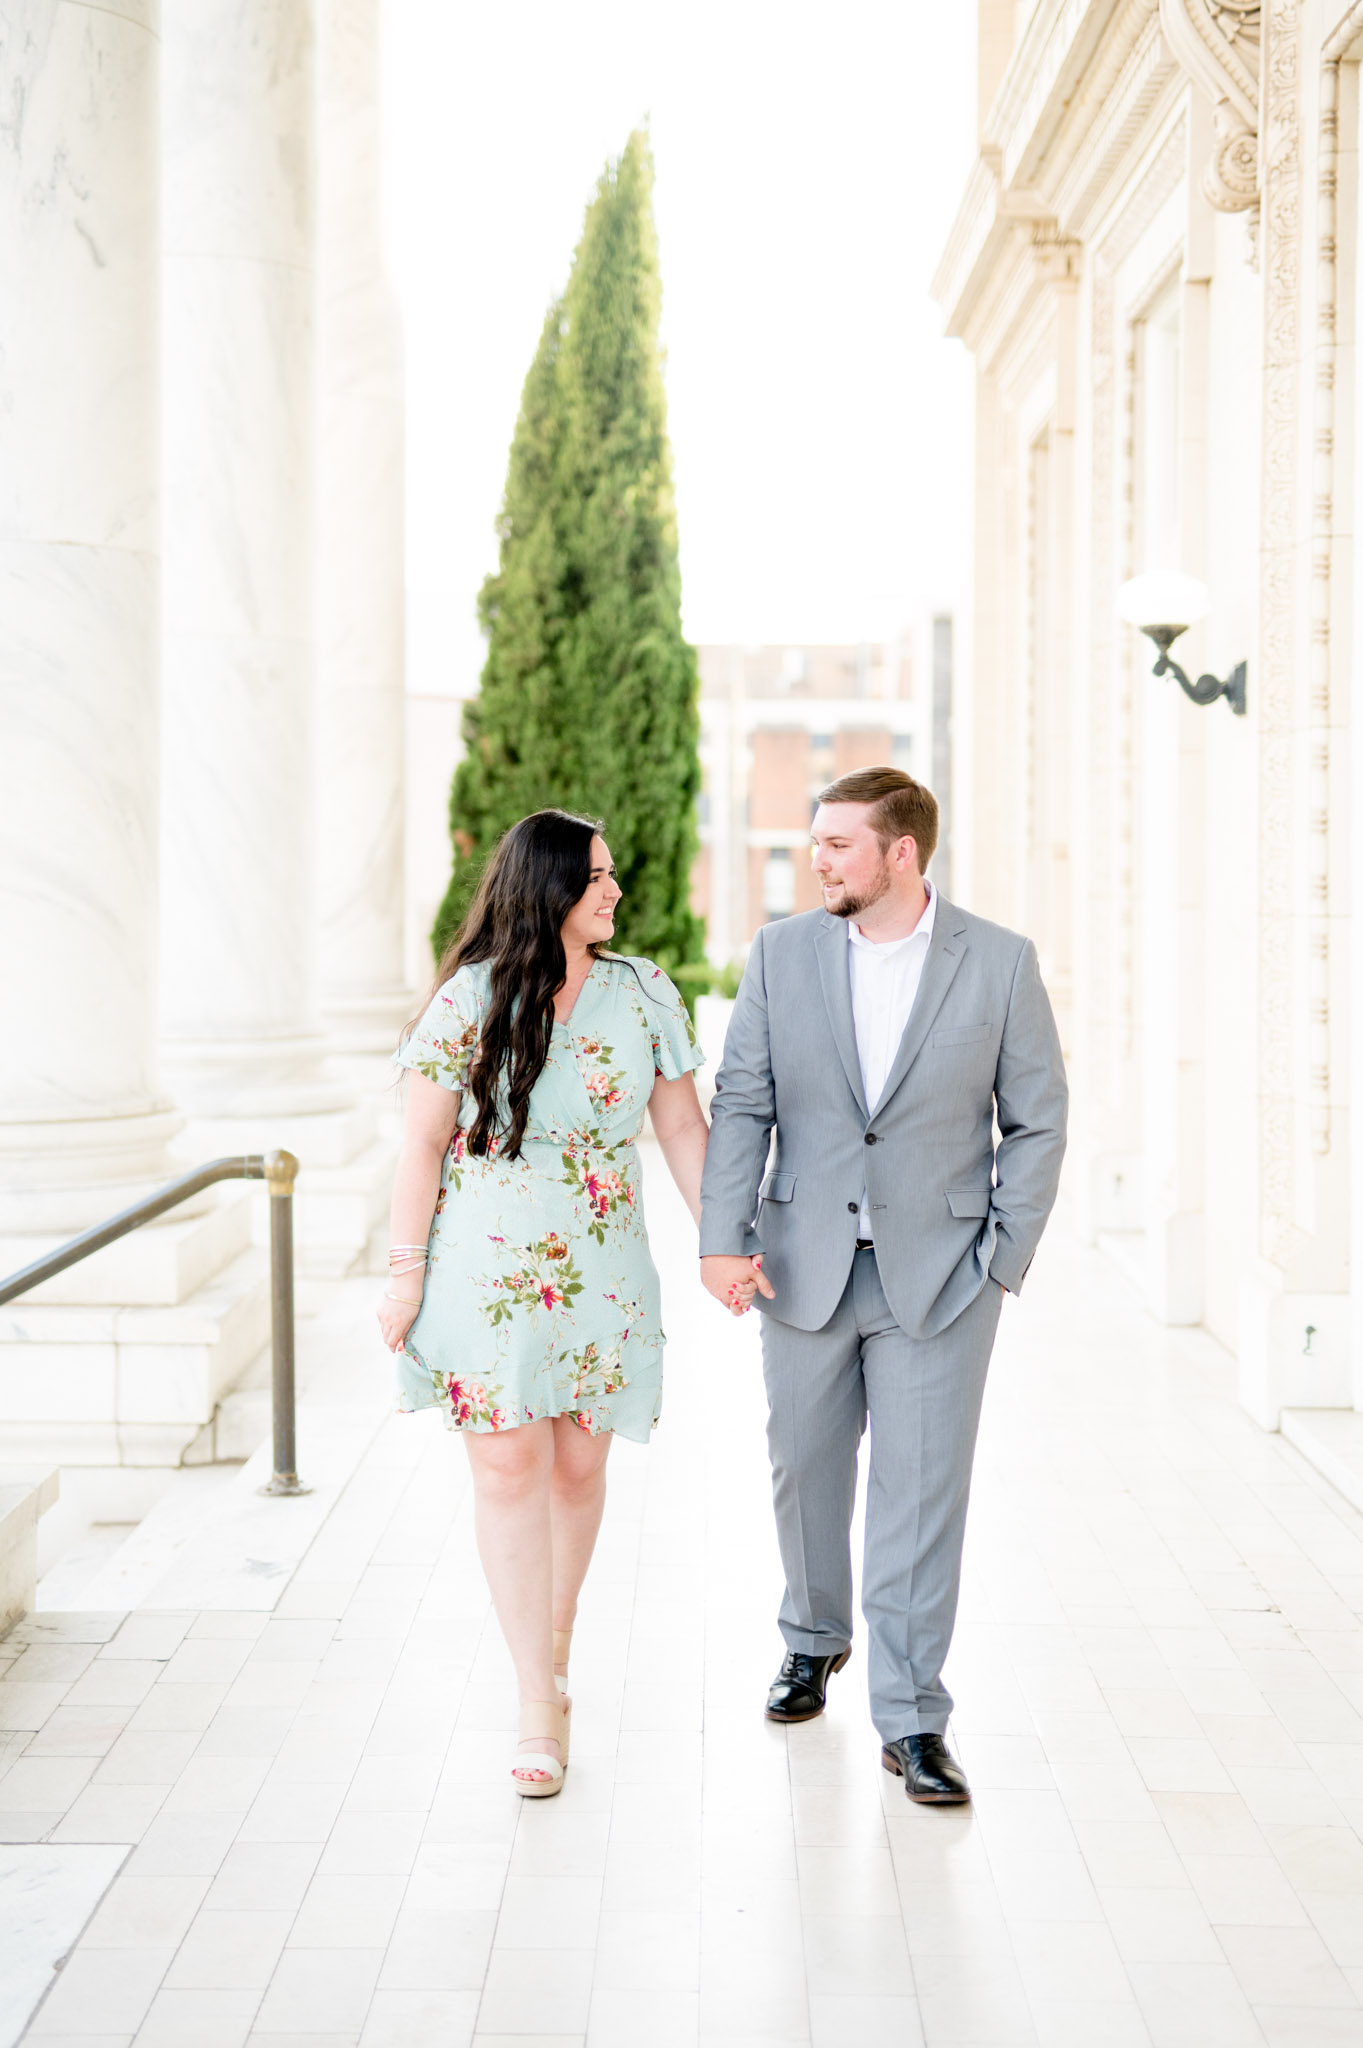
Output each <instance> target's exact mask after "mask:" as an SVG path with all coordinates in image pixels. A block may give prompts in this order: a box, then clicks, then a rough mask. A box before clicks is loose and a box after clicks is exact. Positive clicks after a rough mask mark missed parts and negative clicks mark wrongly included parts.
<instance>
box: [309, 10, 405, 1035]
mask: <svg viewBox="0 0 1363 2048" xmlns="http://www.w3.org/2000/svg"><path fill="white" fill-rule="evenodd" d="M381 13H382V9H381V6H380V4H379V0H318V17H317V30H318V123H319V126H318V242H317V246H318V292H317V317H318V377H319V398H320V406H319V417H320V422H321V432H320V436H319V442H318V521H319V525H318V542H319V552H318V592H317V597H318V606H317V614H318V661H319V676H318V682H319V691H318V718H319V732H318V750H317V756H318V771H319V779H318V807H317V812H318V814H317V886H318V944H319V968H320V984H321V997H322V1014H323V1018H324V1020H325V1022H326V1024H327V1025H328V1027H329V1029H330V1032H331V1036H332V1043H333V1045H334V1046H335V1047H336V1048H337V1050H338V1051H341V1052H344V1053H348V1054H361V1055H366V1054H367V1055H373V1054H376V1053H377V1054H381V1055H383V1056H384V1057H385V1059H386V1056H387V1055H388V1054H389V1053H390V1052H391V1051H392V1047H393V1044H394V1041H395V1039H396V1037H397V1033H398V1029H399V1027H400V1025H401V1024H402V1022H403V1020H404V1018H405V1017H406V1016H408V1015H409V1014H410V1010H411V1005H412V1001H413V997H412V995H411V994H410V992H409V991H408V990H407V989H406V987H405V985H404V984H405V975H404V960H403V937H404V934H403V885H404V873H403V865H404V864H403V822H404V808H405V805H404V787H403V784H404V759H405V709H406V706H405V693H404V675H403V622H404V602H405V590H404V573H403V392H402V338H401V330H400V324H399V319H398V310H397V304H396V301H395V298H394V295H393V292H392V290H391V288H390V285H389V281H388V276H387V270H386V266H385V261H384V248H383V167H382V106H381V98H380V76H381V50H380V30H381Z"/></svg>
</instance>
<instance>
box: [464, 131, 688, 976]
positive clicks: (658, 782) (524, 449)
mask: <svg viewBox="0 0 1363 2048" xmlns="http://www.w3.org/2000/svg"><path fill="white" fill-rule="evenodd" d="M661 298H662V290H661V280H660V277H659V270H658V250H657V237H656V233H655V230H654V224H653V160H652V155H651V152H650V150H649V146H648V142H647V139H646V137H645V136H644V135H643V134H642V133H641V132H638V131H636V132H635V133H634V134H633V135H631V136H630V138H629V141H628V143H627V144H626V146H625V149H624V151H623V153H622V154H621V156H620V158H619V160H618V162H616V163H614V164H609V165H608V166H607V168H606V170H605V172H604V174H603V175H602V177H601V180H600V182H599V184H598V186H597V189H596V194H595V197H594V198H593V200H592V202H591V204H590V205H589V207H588V209H587V215H586V220H585V223H584V226H583V231H582V239H581V241H580V242H579V243H578V247H577V251H576V254H575V256H574V259H573V268H572V273H571V275H570V277H569V280H568V284H567V286H566V288H565V291H564V294H563V297H562V299H561V300H559V301H558V303H557V304H556V305H554V306H552V307H551V308H550V311H549V314H548V317H547V319H546V320H545V323H544V330H543V332H542V334H541V336H540V343H539V348H538V350H537V351H536V354H535V359H534V361H533V363H532V364H531V366H530V371H529V374H528V376H527V377H526V380H525V386H524V389H523V392H522V395H521V409H520V415H519V418H518V420H517V424H516V431H515V436H514V438H513V441H512V444H511V453H510V459H509V463H508V468H507V480H506V493H505V497H504V499H503V503H502V511H501V517H500V519H499V521H498V526H497V531H498V537H499V540H500V554H499V561H498V566H497V569H496V571H495V573H494V574H492V575H490V576H489V577H488V578H487V580H486V582H485V583H484V585H483V588H482V591H481V593H480V596H479V600H478V615H479V622H480V624H481V626H482V628H483V631H484V633H485V635H486V636H487V658H486V661H485V663H484V667H483V674H482V684H481V690H480V694H479V695H478V696H477V697H476V698H474V699H472V700H471V701H470V702H469V703H468V704H467V705H466V706H465V709H464V720H463V732H464V741H465V754H464V758H463V759H462V760H461V761H460V763H459V765H458V767H457V768H456V770H455V774H454V784H453V788H452V790H451V795H450V836H451V839H452V842H453V847H454V870H453V873H452V875H451V878H450V884H449V888H448V890H447V891H446V894H445V899H444V902H443V903H442V904H441V907H440V911H439V914H438V916H437V919H436V924H435V929H434V931H433V933H432V940H433V943H434V945H435V949H436V952H437V953H439V951H440V950H441V948H442V946H443V945H444V943H445V942H446V940H447V939H448V938H449V936H450V935H451V934H452V933H453V931H454V930H455V928H456V927H457V925H458V923H459V921H460V919H461V918H462V917H463V915H464V913H465V911H466V909H467V907H468V903H469V899H470V897H471V895H472V893H473V889H474V886H475V884H476V882H477V879H478V875H479V873H480V872H481V869H482V866H483V863H484V862H485V861H486V859H487V857H488V855H489V854H490V853H491V851H492V849H493V847H494V846H495V845H496V843H497V840H498V839H499V838H500V836H501V834H502V833H503V832H505V831H506V829H507V827H508V826H510V825H512V824H514V823H515V821H516V819H517V818H521V817H524V815H525V814H526V812H527V811H534V810H539V809H541V808H542V807H544V806H545V805H548V804H560V805H562V806H563V807H564V808H565V809H567V810H573V811H581V812H584V813H585V814H586V815H587V816H589V817H599V818H601V819H602V820H603V823H604V827H605V833H606V837H607V840H608V841H609V844H610V848H611V852H612V854H613V856H614V859H615V864H616V868H617V871H618V873H619V877H620V882H621V885H622V887H623V889H624V892H625V895H624V901H623V903H622V904H621V906H620V912H619V917H618V922H617V937H616V940H615V944H616V945H617V946H618V947H619V948H620V949H621V950H622V951H628V952H633V953H645V954H648V955H650V956H651V957H652V958H654V959H656V960H658V961H660V962H661V963H662V964H663V965H665V966H667V967H668V968H669V969H671V970H673V971H676V970H677V969H678V968H681V969H683V972H682V975H681V980H682V984H683V986H686V985H687V984H691V985H692V986H695V985H703V983H704V981H705V980H706V979H707V977H706V974H705V971H704V969H703V968H701V967H699V966H694V967H693V969H692V973H691V974H690V975H688V974H686V973H685V971H684V970H685V967H686V965H687V963H699V962H700V959H701V952H702V943H701V941H702V932H701V925H700V920H699V919H698V918H696V917H694V916H693V915H692V912H691V909H690V903H689V895H690V872H691V863H692V860H693V858H694V854H695V849H696V829H695V806H696V794H697V791H698V789H699V787H700V764H699V759H698V755H697V738H698V733H699V718H698V713H697V708H696V698H697V692H698V682H697V672H696V656H695V650H694V648H692V647H691V646H689V645H688V643H687V642H686V640H685V639H684V638H683V637H682V630H681V574H680V569H679V565H678V559H677V518H676V507H675V503H674V498H673V489H672V453H671V448H670V445H669V442H668V438H667V405H666V399H665V397H664V392H663V366H662V353H661V350H660V347H659V341H658V320H659V312H660V308H661Z"/></svg>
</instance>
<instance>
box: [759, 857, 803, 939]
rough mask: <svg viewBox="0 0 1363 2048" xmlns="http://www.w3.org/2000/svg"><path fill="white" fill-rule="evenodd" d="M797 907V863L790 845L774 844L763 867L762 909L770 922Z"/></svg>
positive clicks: (788, 913)
mask: <svg viewBox="0 0 1363 2048" xmlns="http://www.w3.org/2000/svg"><path fill="white" fill-rule="evenodd" d="M794 908H795V863H794V861H793V860H792V859H791V857H790V848H789V847H788V846H774V847H772V848H771V849H770V851H769V852H768V854H767V858H766V861H765V863H764V864H763V868H762V909H763V911H764V912H765V914H766V917H767V920H768V922H770V921H771V919H773V918H776V917H789V916H790V914H791V912H792V911H793V910H794Z"/></svg>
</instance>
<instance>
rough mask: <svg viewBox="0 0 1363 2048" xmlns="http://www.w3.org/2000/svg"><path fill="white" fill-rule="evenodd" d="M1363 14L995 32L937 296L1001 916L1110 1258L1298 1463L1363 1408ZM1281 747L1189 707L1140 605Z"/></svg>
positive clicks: (980, 828)
mask: <svg viewBox="0 0 1363 2048" xmlns="http://www.w3.org/2000/svg"><path fill="white" fill-rule="evenodd" d="M1360 56H1363V6H1360V5H1357V4H1355V5H1353V6H1352V7H1349V8H1347V9H1345V8H1344V7H1343V6H1342V5H1341V4H1340V0H1329V4H1313V0H1262V4H1260V0H1037V4H1035V5H1031V6H1028V5H1018V6H1002V5H998V4H995V0H979V66H980V91H979V106H980V137H979V158H978V162H977V165H976V169H975V171H974V174H973V176H972V178H971V181H970V184H969V187H968V190H967V192H966V194H965V196H964V198H963V200H962V204H961V207H960V210H959V213H958V215H957V219H956V222H955V225H954V227H953V230H952V234H951V238H950V241H949V244H948V247H947V249H946V251H945V253H944V255H943V258H942V261H941V265H940V269H939V272H938V275H937V279H936V283H935V292H936V295H937V297H938V298H939V300H940V302H941V304H942V306H943V308H944V309H945V312H946V316H947V323H948V329H949V331H950V332H951V333H952V334H954V335H957V336H959V337H961V338H962V339H963V340H964V342H965V344H966V347H967V348H968V349H969V351H970V352H971V355H972V357H973V359H974V363H975V369H976V391H977V399H976V416H977V431H976V450H975V460H976V470H977V481H976V503H977V509H976V535H975V561H974V587H975V596H974V600H973V622H972V623H973V633H972V635H971V643H972V646H973V658H972V660H971V662H970V664H969V668H968V671H967V672H966V673H964V674H963V675H962V676H961V678H960V679H959V682H958V705H957V711H958V718H957V726H958V730H959V731H961V732H962V733H963V734H965V735H966V740H965V743H964V744H963V745H961V746H958V748H957V755H956V764H955V778H954V809H955V858H956V861H957V876H958V880H957V887H958V892H959V893H960V894H961V896H962V899H963V900H964V901H966V902H968V903H970V904H971V905H972V906H973V907H974V908H975V909H977V910H980V911H982V912H984V913H985V914H986V915H991V916H995V917H998V918H1000V919H1002V920H1003V921H1005V922H1006V923H1008V924H1011V925H1014V926H1018V927H1020V928H1022V929H1024V930H1026V931H1028V932H1031V933H1032V934H1033V935H1034V936H1035V937H1036V939H1037V942H1038V945H1039V947H1040V949H1041V952H1042V957H1043V961H1044V965H1045V971H1046V974H1047V978H1048V981H1049V983H1050V986H1051V988H1052V990H1053V992H1054V994H1055V997H1056V1003H1057V1009H1058V1011H1059V1014H1060V1017H1061V1022H1062V1030H1063V1034H1064V1039H1065V1044H1066V1050H1067V1055H1068V1058H1069V1062H1070V1068H1071V1076H1072V1082H1073V1089H1074V1139H1073V1149H1072V1154H1071V1188H1072V1192H1073V1196H1074V1199H1075V1203H1076V1207H1077V1212H1078V1216H1079V1219H1080V1222H1081V1226H1082V1228H1083V1230H1084V1231H1085V1233H1086V1234H1087V1235H1088V1236H1089V1237H1090V1238H1095V1237H1096V1238H1097V1239H1098V1240H1099V1241H1100V1242H1102V1243H1103V1244H1104V1245H1105V1246H1106V1247H1107V1248H1108V1249H1109V1250H1110V1251H1111V1253H1112V1254H1113V1256H1114V1257H1116V1258H1117V1259H1119V1260H1120V1261H1121V1262H1122V1263H1123V1264H1124V1265H1125V1267H1126V1268H1127V1270H1128V1271H1129V1273H1130V1275H1131V1276H1132V1278H1133V1279H1134V1280H1135V1281H1136V1283H1137V1285H1138V1286H1139V1287H1140V1289H1141V1291H1142V1293H1143V1296H1144V1299H1145V1301H1146V1302H1147V1304H1148V1306H1149V1307H1150V1309H1151V1310H1152V1312H1153V1313H1154V1314H1155V1315H1156V1316H1157V1317H1158V1318H1159V1319H1160V1320H1161V1321H1164V1322H1166V1323H1175V1324H1178V1323H1183V1324H1194V1323H1202V1324H1205V1325H1206V1326H1207V1328H1209V1329H1210V1330H1211V1331H1212V1332H1213V1333H1214V1335H1215V1336H1216V1337H1217V1338H1219V1339H1220V1340H1221V1342H1222V1343H1224V1344H1225V1345H1226V1346H1227V1347H1229V1348H1230V1349H1231V1350H1232V1351H1233V1352H1234V1353H1235V1354H1236V1356H1237V1358H1238V1360H1239V1370H1240V1384H1241V1392H1242V1397H1243V1399H1244V1402H1245V1404H1246V1406H1247V1407H1248V1408H1249V1409H1250V1411H1251V1412H1252V1413H1253V1414H1254V1415H1255V1416H1256V1417H1257V1418H1258V1419H1259V1420H1260V1421H1261V1422H1263V1423H1264V1424H1265V1425H1267V1426H1269V1427H1276V1426H1277V1425H1278V1423H1279V1420H1280V1418H1281V1416H1282V1414H1283V1412H1284V1411H1285V1410H1289V1411H1299V1410H1312V1409H1326V1408H1349V1407H1354V1406H1363V1367H1361V1366H1360V1363H1359V1360H1360V1347H1361V1344H1363V1330H1360V1328H1359V1326H1358V1321H1357V1318H1356V1317H1355V1315H1354V1312H1353V1303H1352V1296H1351V1286H1350V1274H1351V1270H1357V1257H1358V1252H1359V1250H1360V1249H1363V1238H1360V1226H1361V1225H1363V1185H1361V1184H1360V1182H1359V1168H1358V1166H1357V1165H1356V1164H1355V1163H1354V1161H1355V1159H1356V1158H1357V1157H1358V1156H1360V1152H1361V1150H1363V1148H1360V1147H1358V1145H1357V1144H1356V1142H1355V1140H1354V1135H1353V1128H1352V1118H1351V1112H1350V1095H1351V1086H1352V1084H1351V1068H1352V1061H1353V1057H1354V1055H1353V1042H1354V1031H1355V1025H1354V1021H1353V1020H1354V1017H1355V1016H1356V1015H1357V1014H1359V1006H1358V1002H1357V1000H1356V998H1355V996H1354V984H1355V981H1356V979H1357V974H1358V968H1357V965H1356V963H1357V961H1359V960H1363V951H1360V949H1359V947H1358V946H1357V945H1356V943H1355V939H1354V934H1353V931H1352V922H1351V915H1350V903H1351V898H1352V897H1353V896H1354V894H1355V893H1356V888H1355V883H1354V879H1353V873H1352V864H1353V861H1354V859H1355V855H1354V851H1353V846H1352V843H1351V835H1350V832H1349V829H1348V820H1349V814H1350V810H1351V796H1352V783H1353V779H1354V777H1355V776H1356V775H1357V773H1358V769H1357V766H1356V759H1355V751H1354V749H1353V748H1352V746H1351V744H1350V699H1351V694H1352V692H1351V689H1350V679H1351V671H1352V669H1353V667H1354V665H1355V662H1356V659H1357V654H1356V648H1355V630H1356V629H1355V625H1354V619H1355V617H1356V615H1357V614H1358V611H1359V606H1358V600H1357V595H1356V593H1357V590H1358V587H1359V581H1360V575H1361V574H1363V563H1360V561H1359V559H1358V558H1357V556H1356V551H1355V548H1354V541H1353V528H1354V509H1353V508H1354V503H1355V498H1356V477H1357V474H1358V468H1359V461H1360V455H1363V439H1361V438H1360V431H1359V426H1358V423H1357V402H1356V397H1355V390H1356V373H1355V358H1356V347H1357V340H1356V337H1357V331H1358V319H1357V307H1358V303H1359V294H1360V290H1363V267H1361V266H1360V245H1359V227H1358V223H1359V208H1358V176H1357V166H1358V128H1359V63H1360ZM1153 570H1179V571H1183V572H1185V573H1187V574H1190V575H1192V576H1195V577H1197V578H1198V579H1199V580H1200V581H1201V582H1203V583H1204V584H1205V585H1206V588H1207V591H1208V594H1209V598H1210V608H1209V610H1208V613H1207V616H1206V619H1205V621H1204V622H1203V623H1201V624H1199V625H1195V626H1194V627H1193V628H1192V629H1191V630H1190V631H1189V632H1188V633H1187V634H1186V636H1185V637H1183V638H1181V639H1180V640H1179V641H1178V642H1177V643H1176V646H1175V648H1174V650H1173V652H1174V655H1175V657H1176V658H1177V659H1178V660H1179V661H1181V662H1182V664H1183V666H1184V668H1185V669H1186V670H1187V671H1188V673H1189V675H1190V676H1192V677H1196V676H1198V675H1199V674H1200V673H1201V672H1203V671H1208V672H1211V673H1213V674H1215V675H1216V676H1218V677H1225V676H1227V675H1228V674H1229V673H1230V671H1231V670H1232V669H1233V668H1234V666H1235V665H1236V664H1237V663H1239V662H1241V661H1244V662H1246V663H1247V671H1248V708H1247V715H1246V716H1244V717H1237V716H1234V715H1232V713H1231V712H1230V710H1229V708H1228V706H1227V704H1226V703H1225V702H1224V701H1218V702H1216V703H1213V704H1211V705H1209V706H1206V707H1200V706H1198V705H1195V704H1193V703H1192V702H1190V701H1188V700H1187V699H1186V698H1185V696H1184V695H1183V693H1182V692H1181V691H1180V689H1179V687H1178V686H1177V684H1176V683H1175V682H1174V681H1173V680H1172V679H1170V678H1169V677H1165V678H1162V679H1155V678H1153V677H1152V675H1151V673H1150V671H1151V667H1152V665H1153V661H1154V659H1155V655H1154V650H1153V648H1152V647H1151V645H1150V643H1149V642H1148V641H1147V640H1145V639H1144V638H1142V637H1141V635H1139V634H1138V633H1137V632H1136V631H1135V630H1134V629H1133V628H1132V627H1131V626H1129V625H1126V624H1123V623H1122V622H1121V620H1120V619H1119V617H1118V609H1117V605H1118V591H1119V588H1120V586H1121V585H1122V584H1123V582H1124V581H1125V580H1126V579H1128V578H1130V577H1133V576H1135V575H1136V574H1138V573H1142V572H1146V571H1153Z"/></svg>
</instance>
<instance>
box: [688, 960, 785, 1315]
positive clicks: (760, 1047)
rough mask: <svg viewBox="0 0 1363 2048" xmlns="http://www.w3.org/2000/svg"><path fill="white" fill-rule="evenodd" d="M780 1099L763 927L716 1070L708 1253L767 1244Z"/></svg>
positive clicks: (703, 1198)
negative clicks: (762, 1198) (759, 1217)
mask: <svg viewBox="0 0 1363 2048" xmlns="http://www.w3.org/2000/svg"><path fill="white" fill-rule="evenodd" d="M775 1104H776V1095H775V1089H774V1087H773V1085H772V1077H771V1037H770V1033H769V1029H768V1020H767V990H766V962H765V959H764V957H763V952H762V933H761V931H760V930H759V931H758V933H757V936H756V938H755V939H754V940H753V943H752V951H751V952H750V953H749V955H748V964H747V967H746V968H745V969H744V972H743V980H742V982H741V983H740V984H739V990H738V997H737V1000H736V1001H735V1003H734V1013H733V1016H732V1017H731V1018H730V1020H729V1029H728V1032H727V1033H726V1035H725V1039H724V1058H723V1060H722V1062H721V1063H720V1069H719V1072H718V1074H717V1075H716V1077H715V1099H714V1101H713V1103H712V1104H711V1106H710V1143H709V1147H708V1149H707V1151H706V1155H705V1178H704V1179H703V1181H702V1182H701V1190H700V1202H701V1211H700V1253H701V1257H702V1258H708V1257H712V1256H714V1255H715V1254H717V1253H727V1254H730V1255H733V1256H738V1257H742V1258H749V1257H751V1256H753V1255H754V1254H755V1253H760V1252H761V1250H762V1245H761V1241H760V1240H759V1238H758V1236H757V1233H756V1231H755V1230H754V1229H753V1227H752V1219H753V1216H754V1214H755V1213H756V1210H757V1189H758V1184H759V1182H760V1181H761V1178H762V1169H763V1167H764V1166H765V1165H766V1163H767V1149H768V1147H769V1145H770V1143H771V1133H772V1127H773V1125H774V1124H775V1122H776V1106H775ZM763 1291H764V1292H765V1291H766V1290H765V1289H764V1290H763Z"/></svg>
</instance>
